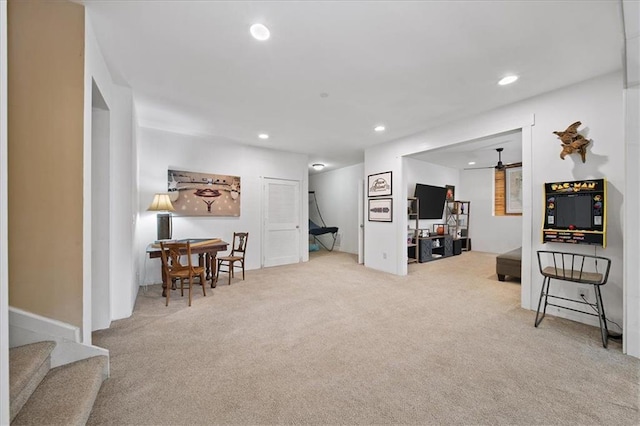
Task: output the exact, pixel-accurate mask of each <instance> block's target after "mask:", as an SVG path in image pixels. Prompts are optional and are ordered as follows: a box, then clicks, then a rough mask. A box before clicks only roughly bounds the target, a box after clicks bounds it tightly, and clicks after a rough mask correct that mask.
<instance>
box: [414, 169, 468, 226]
mask: <svg viewBox="0 0 640 426" xmlns="http://www.w3.org/2000/svg"><path fill="white" fill-rule="evenodd" d="M404 161H405V162H404V167H405V168H406V176H407V180H406V182H407V187H406V191H407V197H413V195H414V193H415V189H416V183H421V184H424V185H431V186H442V187H444V186H446V185H453V186H455V188H456V193H455V198H456V200H461V199H462V198H460V197H459V196H458V194H459V193H458V191H459V190H460V170H458V169H453V168H451V167H445V166H441V165H438V164H432V163H429V162H427V161H422V160H416V159H415V158H408V157H407V158H405V160H404ZM405 205H406V202H405V204H403V206H405ZM442 207H443V209H442V218H441V219H434V220H428V219H422V220H420V221H419V223H420V229H429V230H431V231H433V224H436V223H445V217H444V204H443V206H442ZM404 211H405V212H406V209H405V210H404ZM409 225H410V227H411V228H413V224H409Z"/></svg>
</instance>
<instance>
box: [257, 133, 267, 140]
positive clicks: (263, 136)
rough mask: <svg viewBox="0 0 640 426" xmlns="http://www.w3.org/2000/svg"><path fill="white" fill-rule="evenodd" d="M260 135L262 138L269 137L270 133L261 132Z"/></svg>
mask: <svg viewBox="0 0 640 426" xmlns="http://www.w3.org/2000/svg"><path fill="white" fill-rule="evenodd" d="M258 137H259V138H260V139H269V135H268V134H266V133H260V134H259V135H258Z"/></svg>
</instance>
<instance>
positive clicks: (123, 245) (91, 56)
mask: <svg viewBox="0 0 640 426" xmlns="http://www.w3.org/2000/svg"><path fill="white" fill-rule="evenodd" d="M93 81H95V84H96V86H98V88H99V90H100V93H101V94H102V96H103V98H104V100H105V102H106V104H107V106H108V108H109V114H110V128H109V133H110V137H109V144H110V145H109V163H110V164H109V180H108V185H107V186H108V187H103V186H102V184H101V183H100V184H98V185H96V187H95V188H92V179H91V174H92V171H91V164H92V162H91V158H92V155H91V152H92V150H91V133H92V129H91V113H92V111H91V110H92V84H93ZM132 115H133V98H132V94H131V90H130V89H128V88H125V87H122V86H118V85H116V84H114V83H113V79H112V77H111V74H110V73H109V70H108V68H107V65H106V63H105V61H104V58H103V57H102V53H101V52H100V48H99V46H98V43H97V41H96V38H95V34H94V31H93V27H92V25H91V16H90V14H89V12H88V11H87V10H86V9H85V117H84V122H85V130H84V150H85V152H84V162H85V166H84V168H85V170H84V215H83V227H84V241H83V251H84V259H83V276H84V278H83V281H84V285H83V289H84V294H83V307H84V313H83V327H82V328H83V330H82V335H83V342H84V343H91V329H92V327H91V316H92V315H91V305H92V303H91V300H92V294H91V258H92V254H91V252H92V244H91V227H92V216H93V214H92V208H91V206H92V197H93V196H94V195H95V194H99V193H101V192H106V193H108V194H109V198H110V209H109V212H110V217H109V220H110V224H109V228H110V230H109V258H108V259H105V262H108V263H109V270H110V294H111V319H118V318H125V317H128V316H130V315H131V313H132V312H133V306H134V303H135V294H136V293H135V291H132V288H135V289H136V290H137V282H135V280H134V276H135V275H134V269H133V258H134V256H135V255H134V251H133V224H132V214H133V212H134V206H133V202H132V195H131V194H132V192H133V191H134V188H135V186H134V180H133V178H134V169H133V167H134V164H133V163H132V160H131V159H132V157H133V158H135V149H134V148H135V146H134V143H133V137H132V135H133V132H132V130H133V127H132V126H133V121H132Z"/></svg>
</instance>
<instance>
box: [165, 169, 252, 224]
mask: <svg viewBox="0 0 640 426" xmlns="http://www.w3.org/2000/svg"><path fill="white" fill-rule="evenodd" d="M167 188H168V191H169V198H170V199H171V203H172V204H173V207H174V208H175V213H174V214H175V215H180V216H232V217H238V216H240V176H228V175H216V174H211V173H200V172H190V171H184V170H174V169H169V170H168V171H167Z"/></svg>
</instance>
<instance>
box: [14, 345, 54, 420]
mask: <svg viewBox="0 0 640 426" xmlns="http://www.w3.org/2000/svg"><path fill="white" fill-rule="evenodd" d="M55 347H56V343H55V342H38V343H32V344H29V345H24V346H19V347H16V348H11V349H10V350H9V394H10V399H11V405H10V412H11V420H13V419H14V418H15V417H16V415H17V414H18V412H19V411H20V409H21V408H22V406H23V405H24V404H25V403H26V402H27V400H28V399H29V397H30V396H31V394H32V393H33V392H34V391H35V390H36V388H37V387H38V385H39V384H40V382H41V381H42V379H43V378H44V377H45V376H46V374H47V373H48V372H49V369H50V368H51V351H53V349H54V348H55Z"/></svg>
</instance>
